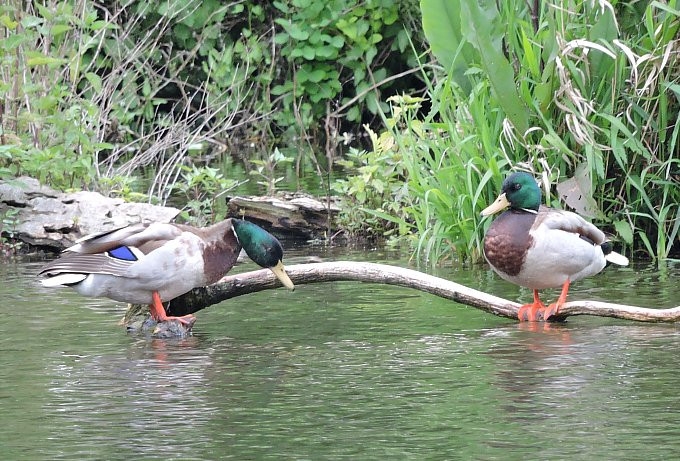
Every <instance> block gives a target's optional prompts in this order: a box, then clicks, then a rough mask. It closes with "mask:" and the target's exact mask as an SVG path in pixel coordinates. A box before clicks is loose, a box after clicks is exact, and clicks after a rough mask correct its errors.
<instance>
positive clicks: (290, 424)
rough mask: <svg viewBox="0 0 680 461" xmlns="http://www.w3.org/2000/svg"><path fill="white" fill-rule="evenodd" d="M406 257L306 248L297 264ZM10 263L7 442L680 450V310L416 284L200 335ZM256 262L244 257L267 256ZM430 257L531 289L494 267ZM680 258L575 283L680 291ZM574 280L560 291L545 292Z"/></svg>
mask: <svg viewBox="0 0 680 461" xmlns="http://www.w3.org/2000/svg"><path fill="white" fill-rule="evenodd" d="M309 255H316V256H319V257H321V258H322V259H324V260H341V259H342V260H346V259H352V260H364V261H372V262H387V263H391V264H397V265H402V266H406V265H407V264H408V262H407V259H406V258H405V255H404V254H400V253H395V252H390V251H386V250H382V249H371V248H367V249H364V250H362V251H358V250H348V249H346V248H335V249H326V248H323V247H315V246H305V247H300V248H295V249H292V250H291V249H289V250H288V251H287V260H288V262H289V263H294V262H296V259H297V260H298V261H299V260H300V258H302V257H304V256H309ZM41 264H42V262H41V261H20V262H7V261H5V262H3V263H1V264H0V313H1V314H2V316H1V319H2V321H1V322H0V426H1V427H2V430H0V458H1V459H8V460H13V459H21V460H23V459H29V460H31V459H36V460H41V459H46V460H53V459H98V460H117V459H121V460H123V459H125V460H130V459H134V460H137V459H182V460H204V459H205V460H212V459H236V460H250V459H269V460H285V459H309V460H324V459H331V460H332V459H347V460H372V459H379V460H383V459H389V460H392V459H397V460H398V459H414V460H420V459H483V460H494V459H497V460H524V459H537V460H545V459H555V460H558V459H584V460H590V459H596V460H600V459H626V460H634V459H644V460H652V459H674V458H675V459H677V456H678V453H680V424H679V423H680V325H663V324H640V323H632V322H624V321H618V320H612V319H603V318H594V317H575V318H571V319H570V320H569V321H568V322H567V323H565V324H560V325H553V326H551V327H550V328H549V329H545V328H544V327H543V326H542V325H538V326H537V327H535V328H532V327H530V326H529V325H527V324H526V323H525V324H519V323H517V322H513V321H511V320H508V319H502V318H497V317H494V316H492V315H489V314H486V313H483V312H480V311H477V310H475V309H473V308H469V307H466V306H463V305H459V304H456V303H453V302H451V301H447V300H443V299H439V298H436V297H434V296H432V295H428V294H422V293H419V292H416V291H413V290H409V289H405V288H398V287H389V286H381V285H374V284H360V283H354V282H341V283H327V284H314V285H305V286H299V287H298V289H297V290H296V291H295V292H293V293H291V292H288V291H286V290H284V289H279V290H269V291H265V292H261V293H257V294H253V295H248V296H244V297H241V298H236V299H233V300H230V301H226V302H224V303H222V304H219V305H216V306H212V307H210V308H208V309H206V310H203V311H201V312H199V313H198V322H197V324H196V326H195V327H194V336H193V337H190V338H188V339H183V340H158V339H150V338H147V337H144V336H131V335H128V334H126V332H125V330H124V329H123V328H122V327H120V326H118V325H117V322H118V320H119V319H120V318H121V317H122V315H123V312H124V310H125V306H124V305H123V304H120V303H115V302H111V301H108V300H101V299H91V298H82V297H79V296H78V295H76V294H75V293H73V292H71V291H70V290H48V289H45V288H42V287H41V286H40V285H39V284H38V283H37V281H36V279H35V277H34V274H35V272H36V271H37V269H38V267H39V266H40V265H41ZM252 268H253V266H252V263H248V264H244V265H241V266H239V267H238V270H239V271H244V270H250V269H252ZM428 271H429V272H431V273H433V274H435V275H438V276H440V277H444V278H447V279H451V280H455V281H457V282H460V283H463V284H465V285H468V286H471V287H474V288H478V289H481V290H484V291H488V292H491V293H494V294H497V295H501V296H505V297H508V298H511V299H516V300H522V301H524V300H529V299H530V298H531V293H530V292H529V291H528V290H521V289H519V288H516V287H514V286H512V285H509V284H507V283H506V282H503V281H502V280H500V279H499V278H498V277H497V276H495V275H494V274H493V273H492V272H490V271H489V270H487V268H486V267H485V266H480V267H478V268H475V269H472V270H470V269H465V270H463V269H455V268H450V267H448V268H438V269H434V270H428ZM679 276H680V264H669V265H666V266H664V267H663V268H662V270H661V271H660V270H658V269H657V268H655V267H654V266H648V265H635V266H633V267H632V268H617V267H607V268H606V269H605V271H604V272H603V273H602V274H600V275H598V276H596V277H592V278H590V279H588V280H584V281H581V282H579V283H576V284H574V285H573V288H572V290H571V291H570V298H571V299H600V300H609V301H613V302H625V303H629V304H637V305H646V306H654V307H659V308H663V307H672V306H675V305H678V304H680V284H679V283H678V282H679V281H680V277H679ZM556 296H557V293H556V292H546V296H545V298H546V300H549V299H552V298H555V297H556Z"/></svg>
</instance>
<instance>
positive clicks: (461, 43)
mask: <svg viewBox="0 0 680 461" xmlns="http://www.w3.org/2000/svg"><path fill="white" fill-rule="evenodd" d="M462 1H465V0H421V2H420V9H421V11H422V16H423V31H424V32H425V37H427V41H428V42H429V43H430V47H431V48H432V53H433V54H434V55H435V57H436V58H437V61H439V63H440V64H441V65H442V66H444V69H446V70H447V71H449V72H450V73H451V76H452V77H453V79H454V81H455V82H456V83H457V84H458V85H459V86H460V87H461V88H463V90H464V91H465V92H466V93H469V92H470V90H471V89H472V85H471V84H470V81H469V80H468V78H467V77H466V76H465V71H466V70H467V69H468V66H469V63H471V62H473V61H474V59H475V57H476V56H477V54H476V53H475V51H474V49H473V48H472V47H471V46H470V44H469V43H467V42H466V41H465V39H464V38H463V32H462V30H461V28H462V25H461V15H460V8H461V2H462Z"/></svg>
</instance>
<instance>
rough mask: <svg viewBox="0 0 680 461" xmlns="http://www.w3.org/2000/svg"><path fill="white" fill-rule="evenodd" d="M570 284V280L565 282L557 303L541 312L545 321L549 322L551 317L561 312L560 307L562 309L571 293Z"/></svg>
mask: <svg viewBox="0 0 680 461" xmlns="http://www.w3.org/2000/svg"><path fill="white" fill-rule="evenodd" d="M569 283H570V282H569V279H567V281H566V282H564V285H562V292H561V293H560V297H559V298H557V301H556V302H554V303H552V304H550V305H549V306H548V307H544V308H543V309H542V310H541V314H542V315H543V320H545V321H547V320H548V319H549V318H550V317H552V316H553V315H555V314H557V313H558V312H559V311H560V307H562V304H564V303H565V302H567V292H568V291H569Z"/></svg>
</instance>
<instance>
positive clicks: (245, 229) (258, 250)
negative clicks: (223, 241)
mask: <svg viewBox="0 0 680 461" xmlns="http://www.w3.org/2000/svg"><path fill="white" fill-rule="evenodd" d="M232 222H233V226H234V232H235V233H236V237H237V238H238V241H239V243H240V244H241V246H242V247H243V249H244V250H246V253H247V254H248V257H249V258H250V259H252V260H253V261H255V262H256V263H257V264H258V265H259V266H261V267H264V268H267V269H269V270H270V271H272V272H273V273H274V275H276V277H277V278H278V279H279V280H280V281H281V283H282V284H283V286H285V287H286V288H288V289H289V290H294V289H295V285H293V282H291V280H290V277H288V274H286V270H285V268H284V267H283V248H282V247H281V243H279V241H278V240H277V239H276V237H274V236H273V235H272V234H270V233H269V232H267V231H266V230H264V229H262V228H261V227H260V226H258V225H256V224H253V223H251V222H250V221H246V220H245V219H234V220H232Z"/></svg>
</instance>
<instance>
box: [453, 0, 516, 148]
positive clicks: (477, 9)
mask: <svg viewBox="0 0 680 461" xmlns="http://www.w3.org/2000/svg"><path fill="white" fill-rule="evenodd" d="M482 4H483V5H482ZM482 6H484V8H482ZM497 19H498V10H497V9H496V4H495V3H493V2H491V1H489V0H484V1H480V2H479V3H478V0H468V1H463V2H461V22H462V31H463V33H464V35H465V39H466V40H467V41H468V42H469V43H471V44H472V45H473V46H474V47H475V48H476V49H477V50H478V51H479V57H480V64H481V67H482V69H484V71H485V72H486V75H487V77H488V78H489V82H490V83H491V87H492V88H493V90H494V93H495V95H496V98H497V99H498V103H499V104H500V105H501V107H502V108H503V111H504V112H505V115H506V116H507V117H508V119H509V120H510V122H512V124H513V125H514V126H515V128H516V129H517V131H518V132H519V133H520V135H524V133H525V132H526V131H527V129H528V128H529V111H528V109H527V107H526V106H525V105H524V102H522V100H521V99H520V97H519V94H518V93H517V87H516V86H515V72H514V70H513V69H512V66H511V65H510V63H509V62H508V60H507V59H506V57H505V56H504V55H503V52H502V51H501V48H500V47H499V46H497V45H496V44H495V43H494V37H495V36H497V32H495V31H494V23H496V22H497V21H496V20H497Z"/></svg>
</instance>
